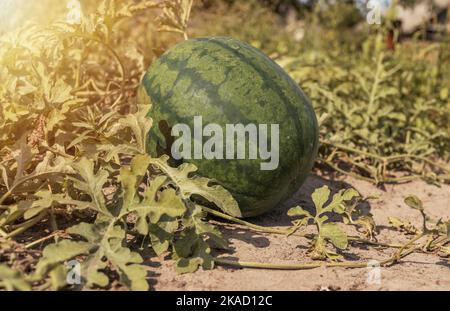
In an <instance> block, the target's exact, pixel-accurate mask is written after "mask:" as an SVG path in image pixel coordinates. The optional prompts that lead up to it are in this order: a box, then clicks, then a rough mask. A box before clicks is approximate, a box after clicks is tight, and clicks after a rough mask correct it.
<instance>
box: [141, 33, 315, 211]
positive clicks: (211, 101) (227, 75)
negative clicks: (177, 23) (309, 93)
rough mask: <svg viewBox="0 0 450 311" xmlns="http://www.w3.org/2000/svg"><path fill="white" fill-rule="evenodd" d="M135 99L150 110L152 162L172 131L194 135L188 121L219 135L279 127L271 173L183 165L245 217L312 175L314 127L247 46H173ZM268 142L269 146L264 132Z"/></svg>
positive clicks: (219, 161) (273, 69)
mask: <svg viewBox="0 0 450 311" xmlns="http://www.w3.org/2000/svg"><path fill="white" fill-rule="evenodd" d="M140 91H141V92H142V93H143V94H145V95H144V96H148V98H145V100H146V101H151V103H152V109H151V110H150V112H149V117H151V118H152V119H153V121H154V123H153V124H154V125H153V127H152V129H151V130H150V132H149V133H148V138H147V146H146V148H147V151H148V152H149V153H150V154H151V155H152V156H160V155H161V154H162V153H166V154H169V155H170V154H171V152H170V150H171V149H170V146H171V145H172V143H173V141H174V140H175V139H176V137H173V135H171V129H172V128H173V127H174V126H175V125H176V124H186V125H188V126H189V127H190V128H192V129H193V128H194V119H195V117H197V119H198V117H199V116H200V117H201V119H202V122H203V125H205V124H218V125H220V126H221V127H223V128H224V129H225V127H226V125H227V124H243V125H248V124H255V125H261V124H266V125H267V126H268V128H271V126H272V125H274V124H278V127H279V138H278V140H279V142H278V144H279V147H278V152H279V161H278V165H277V167H276V168H274V169H269V170H262V169H261V167H262V166H261V163H262V162H264V161H265V162H267V161H268V160H264V161H263V159H262V158H257V159H254V158H249V157H247V158H244V159H239V157H237V156H236V157H234V158H225V157H224V158H220V157H216V158H213V159H206V158H195V157H191V158H188V159H186V158H184V159H183V160H182V161H184V162H189V163H193V164H195V165H196V166H197V167H198V173H199V174H200V175H202V176H205V177H208V178H211V179H214V180H215V181H216V182H217V183H219V184H220V185H222V186H223V187H225V188H226V189H227V190H229V191H230V193H231V194H232V195H233V196H234V198H235V199H236V200H237V201H238V203H239V206H240V209H241V212H242V215H243V216H244V217H251V216H256V215H260V214H262V213H265V212H267V211H269V210H271V209H272V208H274V207H276V206H277V205H279V203H280V202H282V201H284V200H285V199H287V198H289V197H290V196H292V195H293V194H294V192H296V191H297V190H298V189H299V187H300V186H301V185H302V183H303V182H304V181H305V179H306V177H307V175H308V174H309V172H310V170H311V169H312V166H313V163H314V160H315V157H316V154H317V148H318V124H317V119H316V116H315V113H314V110H313V108H312V106H311V103H310V101H309V100H308V98H307V97H306V96H305V94H304V93H303V91H302V90H301V89H300V87H299V86H298V85H297V83H295V82H294V81H293V80H292V79H291V78H290V77H289V75H288V74H287V73H286V72H285V71H284V70H283V69H282V68H281V67H280V66H279V65H278V64H276V63H275V62H274V61H272V60H271V59H270V58H269V57H268V56H266V55H265V54H264V53H263V52H261V51H260V50H258V49H256V48H254V47H252V46H250V45H248V44H246V43H243V42H241V41H238V40H235V39H231V38H223V37H210V38H197V39H191V40H187V41H184V42H182V43H179V44H177V45H175V46H174V47H172V48H171V49H169V50H168V51H166V53H164V54H163V55H162V56H161V57H160V58H159V59H158V60H156V61H155V62H154V63H153V64H152V65H151V66H150V68H149V69H148V71H147V72H146V74H145V76H144V78H143V81H142V85H141V90H140ZM193 132H194V130H193V131H192V135H194V134H193ZM224 132H225V130H224ZM204 139H205V140H206V138H204ZM267 139H268V140H269V142H268V146H270V145H271V144H270V143H271V142H272V141H271V140H272V139H273V137H272V136H271V135H270V131H268V132H267ZM236 149H237V148H235V151H236ZM249 149H250V148H249Z"/></svg>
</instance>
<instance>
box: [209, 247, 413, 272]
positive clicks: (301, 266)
mask: <svg viewBox="0 0 450 311" xmlns="http://www.w3.org/2000/svg"><path fill="white" fill-rule="evenodd" d="M417 249H418V247H413V248H411V249H409V250H407V251H406V252H404V253H402V254H401V255H400V258H404V257H406V256H408V255H410V254H411V253H413V252H415V251H416V250H417ZM398 259H399V258H398V257H397V255H394V256H392V257H390V258H388V259H384V260H382V261H380V262H379V264H380V266H386V265H389V264H391V263H395V262H397V261H398ZM214 262H215V263H216V264H217V265H223V266H233V267H238V268H253V269H271V270H307V269H315V268H320V267H326V268H332V267H343V268H366V267H369V266H370V264H371V263H370V262H369V261H362V262H351V261H342V262H327V263H323V262H322V263H321V262H312V263H296V264H273V263H262V262H250V261H238V260H228V259H222V258H214Z"/></svg>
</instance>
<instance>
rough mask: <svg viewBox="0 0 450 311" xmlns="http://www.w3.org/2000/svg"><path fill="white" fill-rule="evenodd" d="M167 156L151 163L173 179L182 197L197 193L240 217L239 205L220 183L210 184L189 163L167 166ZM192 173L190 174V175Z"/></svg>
mask: <svg viewBox="0 0 450 311" xmlns="http://www.w3.org/2000/svg"><path fill="white" fill-rule="evenodd" d="M168 159H169V158H168V157H167V156H162V157H161V158H160V159H156V160H155V161H154V162H153V163H155V164H157V166H158V167H159V168H160V169H161V170H162V171H163V172H165V173H166V174H167V175H168V177H169V178H170V179H171V180H172V181H173V183H174V185H175V186H176V187H177V188H179V189H180V192H181V193H182V195H183V197H184V198H190V197H191V196H192V195H198V196H200V197H202V198H204V199H206V200H207V201H209V202H212V203H214V204H215V205H216V206H217V207H218V208H220V209H221V210H222V211H223V212H225V213H227V214H229V215H231V216H234V217H242V213H241V211H240V209H239V206H238V204H237V202H236V200H235V199H234V198H233V196H232V195H231V194H230V193H229V192H228V191H227V190H226V189H225V188H224V187H222V186H220V185H211V183H212V182H213V181H212V180H211V179H208V178H205V177H200V176H198V175H194V173H195V172H196V171H197V167H196V166H195V165H193V164H191V163H184V164H182V165H180V166H179V167H178V168H173V167H171V166H169V164H168V163H167V161H168ZM191 175H192V176H191Z"/></svg>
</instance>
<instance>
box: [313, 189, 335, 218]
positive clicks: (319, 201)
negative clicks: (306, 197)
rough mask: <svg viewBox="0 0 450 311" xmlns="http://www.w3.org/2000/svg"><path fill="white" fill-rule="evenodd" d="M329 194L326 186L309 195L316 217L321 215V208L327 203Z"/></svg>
mask: <svg viewBox="0 0 450 311" xmlns="http://www.w3.org/2000/svg"><path fill="white" fill-rule="evenodd" d="M330 193H331V191H330V188H328V186H323V187H321V188H318V189H315V190H314V192H313V194H312V195H311V198H312V200H313V202H314V205H315V206H316V213H317V214H318V215H319V214H321V213H322V207H323V205H324V204H325V202H327V201H328V198H329V196H330Z"/></svg>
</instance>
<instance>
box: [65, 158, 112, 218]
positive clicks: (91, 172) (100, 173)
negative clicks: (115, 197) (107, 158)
mask: <svg viewBox="0 0 450 311" xmlns="http://www.w3.org/2000/svg"><path fill="white" fill-rule="evenodd" d="M73 167H74V169H76V171H77V173H78V174H79V178H69V179H70V180H72V181H73V182H74V186H75V187H76V188H77V189H79V190H81V191H83V192H84V193H86V194H88V195H89V196H90V197H91V200H92V201H91V202H92V208H93V209H95V210H96V211H98V212H100V213H102V214H104V215H111V213H110V211H109V210H108V209H107V207H106V203H105V196H104V194H103V187H104V185H105V184H106V182H107V181H108V177H109V173H108V171H107V170H106V169H104V168H99V169H98V170H97V172H95V169H94V161H93V160H89V159H87V158H85V157H82V158H81V159H80V160H79V161H78V162H76V163H74V164H73Z"/></svg>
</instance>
